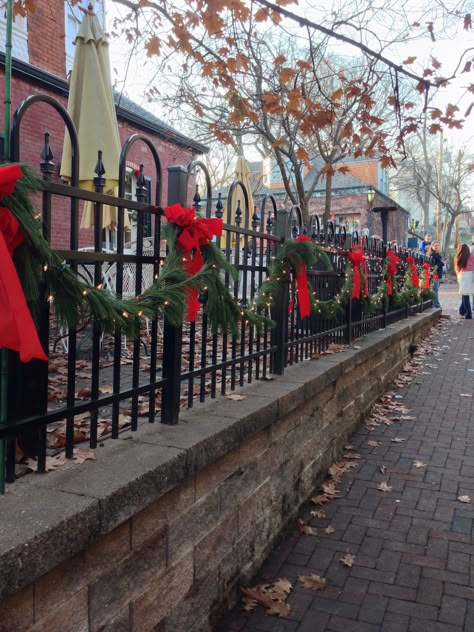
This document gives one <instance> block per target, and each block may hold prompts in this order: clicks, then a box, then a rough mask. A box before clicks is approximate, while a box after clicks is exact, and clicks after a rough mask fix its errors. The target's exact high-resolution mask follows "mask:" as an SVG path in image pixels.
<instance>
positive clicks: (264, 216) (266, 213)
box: [260, 193, 277, 234]
mask: <svg viewBox="0 0 474 632" xmlns="http://www.w3.org/2000/svg"><path fill="white" fill-rule="evenodd" d="M268 203H270V210H267V204H268ZM276 217H277V201H276V198H275V196H274V195H273V194H271V193H266V194H265V195H264V196H263V197H262V199H261V201H260V231H261V232H262V233H263V232H267V233H269V234H271V233H272V232H273V228H274V226H275V224H276Z"/></svg>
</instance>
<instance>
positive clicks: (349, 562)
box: [339, 553, 355, 568]
mask: <svg viewBox="0 0 474 632" xmlns="http://www.w3.org/2000/svg"><path fill="white" fill-rule="evenodd" d="M354 560H355V555H352V553H346V554H345V555H344V557H341V558H340V559H339V561H340V562H342V563H343V564H344V566H348V567H349V568H352V566H353V564H354Z"/></svg>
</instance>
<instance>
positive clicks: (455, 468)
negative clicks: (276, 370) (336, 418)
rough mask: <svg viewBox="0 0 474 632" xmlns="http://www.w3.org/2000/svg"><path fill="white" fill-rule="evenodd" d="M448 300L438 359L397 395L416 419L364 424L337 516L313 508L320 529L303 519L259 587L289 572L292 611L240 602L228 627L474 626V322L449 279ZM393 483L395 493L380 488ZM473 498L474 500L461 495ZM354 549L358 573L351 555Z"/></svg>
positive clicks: (415, 630) (348, 631) (287, 630)
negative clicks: (309, 578)
mask: <svg viewBox="0 0 474 632" xmlns="http://www.w3.org/2000/svg"><path fill="white" fill-rule="evenodd" d="M440 300H441V304H442V305H443V310H444V312H445V313H446V314H448V315H450V316H451V319H450V320H445V319H443V320H442V322H441V324H440V325H439V326H438V327H437V330H436V332H434V335H433V337H432V340H431V350H432V354H429V353H428V352H427V351H425V350H424V349H421V350H419V351H418V352H417V354H415V360H416V359H418V360H423V363H424V364H423V365H422V366H421V369H422V370H420V371H419V372H418V374H417V375H416V377H415V378H414V379H413V381H412V382H411V383H410V384H409V385H408V386H407V387H404V388H397V389H396V390H394V391H393V392H392V393H393V394H395V393H396V395H397V397H396V398H394V401H399V402H402V403H403V404H405V405H406V406H407V407H408V408H410V412H409V413H408V416H413V417H416V420H411V419H409V420H403V421H400V422H396V423H394V424H393V425H384V424H381V425H379V426H378V427H376V428H375V429H374V430H372V431H370V430H369V429H368V428H367V427H366V426H365V424H362V425H361V426H360V428H359V430H357V432H356V433H355V434H354V435H353V437H352V445H353V446H354V448H355V450H357V452H358V453H359V454H360V456H361V458H360V460H357V463H358V467H357V468H356V469H352V470H350V471H349V472H346V473H345V474H344V475H343V477H342V479H341V482H340V483H338V484H337V488H338V489H339V490H340V491H341V494H340V497H338V498H337V499H336V500H333V501H332V502H330V503H329V504H327V505H325V506H324V508H323V509H324V510H325V513H326V518H325V519H318V518H311V516H310V510H311V509H313V510H314V509H318V508H317V507H314V505H311V506H309V504H308V506H306V507H304V508H303V509H302V512H301V516H300V517H301V518H302V519H304V520H310V522H309V524H310V525H311V526H313V527H317V528H318V535H317V536H308V535H303V534H301V533H300V532H299V529H298V528H297V526H296V525H295V529H294V530H293V531H292V532H291V533H289V534H288V536H287V538H286V539H285V540H284V541H283V542H282V544H281V545H280V546H279V547H278V548H277V549H276V550H275V551H274V552H273V554H272V555H271V556H270V558H269V559H268V560H267V562H266V564H265V565H264V567H263V568H262V570H261V573H260V575H259V577H258V578H257V580H256V581H255V582H254V583H255V584H257V583H261V582H271V581H274V580H276V579H277V578H280V577H286V578H288V579H289V580H290V581H291V582H292V584H293V590H292V592H291V594H290V596H289V598H288V603H289V604H290V606H291V611H290V614H289V617H288V618H281V619H280V618H278V617H273V616H269V615H266V614H265V613H264V609H263V608H262V607H261V606H257V608H256V609H255V610H254V611H253V612H252V613H251V614H244V613H243V610H242V608H241V606H238V607H237V608H236V609H235V610H234V612H233V613H232V614H231V616H230V617H229V620H228V621H226V622H223V623H222V624H221V626H220V628H219V632H237V631H239V632H240V631H242V632H323V631H325V632H376V631H379V630H381V631H383V632H405V631H409V632H441V631H443V632H462V631H464V632H474V547H473V545H472V539H471V538H472V526H473V525H472V522H473V517H474V511H473V505H474V447H473V446H474V415H473V401H474V398H473V397H462V396H460V394H461V393H462V394H467V395H471V394H473V392H474V389H473V388H472V384H473V378H474V321H465V320H463V319H461V318H460V317H459V315H458V314H457V308H458V306H459V297H458V295H457V286H456V285H455V284H454V283H452V282H451V283H449V282H448V283H444V284H443V285H442V287H441V292H440ZM399 396H401V397H402V399H399ZM396 437H399V438H403V439H405V441H403V442H399V443H397V442H393V441H392V440H393V439H394V438H396ZM369 440H371V441H377V442H380V445H378V446H377V447H371V446H369V445H368V441H369ZM415 460H419V461H422V462H424V463H425V464H426V467H421V468H415V467H414V465H413V463H414V461H415ZM382 465H385V466H386V468H387V471H386V473H385V474H382V473H381V471H380V467H381V466H382ZM382 481H387V483H388V485H390V486H391V487H392V490H391V491H389V492H383V491H380V490H379V489H377V487H378V485H379V484H380V482H382ZM464 495H468V496H470V497H471V498H472V499H473V502H472V503H471V504H464V503H462V502H460V501H459V500H457V498H458V496H464ZM329 524H330V525H332V527H334V529H335V532H334V533H332V534H329V535H328V534H326V533H325V531H324V528H325V527H327V526H328V525H329ZM347 552H350V553H351V554H353V555H354V556H355V559H354V564H353V566H352V567H351V568H349V567H346V566H344V565H343V564H342V563H341V562H340V558H341V557H343V556H344V555H345V554H346V553H347ZM311 574H315V575H320V576H321V577H325V578H326V580H327V588H326V589H325V590H324V591H318V592H315V591H312V590H308V589H303V588H301V586H300V585H299V584H298V583H297V581H296V580H297V577H298V576H300V575H311Z"/></svg>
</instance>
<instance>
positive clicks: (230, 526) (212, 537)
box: [194, 511, 238, 579]
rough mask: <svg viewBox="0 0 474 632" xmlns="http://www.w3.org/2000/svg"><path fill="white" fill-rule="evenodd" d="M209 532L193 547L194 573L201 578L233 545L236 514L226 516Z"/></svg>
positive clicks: (235, 536) (214, 566)
mask: <svg viewBox="0 0 474 632" xmlns="http://www.w3.org/2000/svg"><path fill="white" fill-rule="evenodd" d="M212 526H213V525H209V532H208V533H207V534H206V536H205V537H204V538H202V539H201V540H200V541H199V542H198V543H197V544H196V545H195V547H194V575H195V578H196V579H201V578H202V577H203V576H204V575H207V574H208V573H209V572H211V571H212V570H213V569H214V568H216V567H217V566H218V565H219V563H220V561H221V559H222V558H223V557H224V556H225V555H226V554H228V553H229V552H230V551H231V550H232V549H233V547H234V544H235V541H236V539H237V535H238V514H237V511H236V512H235V513H234V514H231V515H230V516H228V517H227V518H226V519H225V520H223V521H222V522H219V523H218V524H217V525H215V526H214V528H212V529H211V527H212Z"/></svg>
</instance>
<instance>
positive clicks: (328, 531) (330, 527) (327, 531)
mask: <svg viewBox="0 0 474 632" xmlns="http://www.w3.org/2000/svg"><path fill="white" fill-rule="evenodd" d="M324 533H327V534H328V535H331V534H333V533H336V529H335V528H334V527H333V526H332V525H331V524H330V525H328V526H327V527H326V528H325V529H324Z"/></svg>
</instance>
